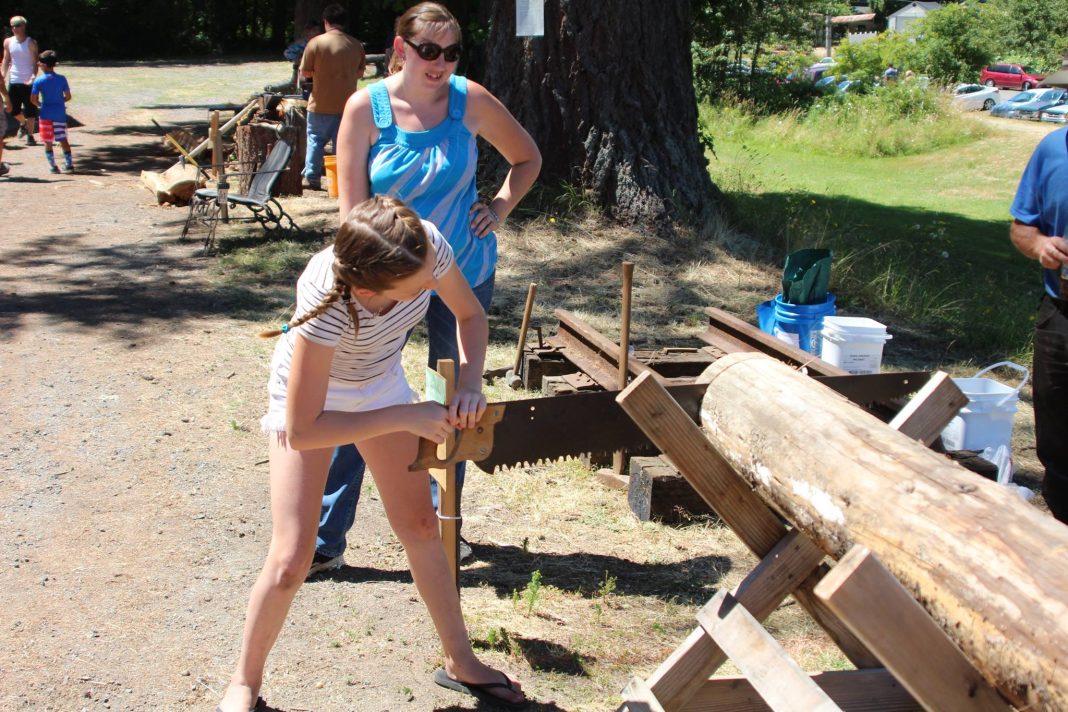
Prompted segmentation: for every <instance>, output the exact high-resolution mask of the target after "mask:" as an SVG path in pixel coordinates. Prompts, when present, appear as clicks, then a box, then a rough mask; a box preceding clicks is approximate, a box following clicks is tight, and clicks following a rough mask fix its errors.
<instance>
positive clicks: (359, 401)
mask: <svg viewBox="0 0 1068 712" xmlns="http://www.w3.org/2000/svg"><path fill="white" fill-rule="evenodd" d="M267 393H268V395H269V400H268V405H267V415H265V416H263V418H261V419H260V430H262V431H263V432H264V433H284V432H285V431H286V382H285V380H283V379H282V378H281V377H280V376H279V375H278V374H277V373H272V374H271V379H270V381H268V383H267ZM418 400H419V399H418V397H417V396H416V393H415V391H413V390H412V388H411V386H409V385H408V381H407V379H405V377H404V369H403V368H402V367H401V366H400V364H397V367H396V368H395V369H393V370H392V371H390V372H389V373H387V374H385V375H383V376H379V377H378V378H376V379H374V380H373V381H368V382H367V383H361V384H353V383H349V382H347V381H335V380H333V379H331V380H330V385H329V386H327V389H326V403H325V404H324V405H323V410H336V411H342V412H344V413H361V412H363V411H366V410H377V409H379V408H385V407H386V406H391V405H402V404H405V403H415V402H417V401H418Z"/></svg>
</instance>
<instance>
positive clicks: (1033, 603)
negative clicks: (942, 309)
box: [632, 354, 1068, 709]
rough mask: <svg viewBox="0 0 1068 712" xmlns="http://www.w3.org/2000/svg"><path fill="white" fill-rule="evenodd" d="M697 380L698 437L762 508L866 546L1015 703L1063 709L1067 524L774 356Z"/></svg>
mask: <svg viewBox="0 0 1068 712" xmlns="http://www.w3.org/2000/svg"><path fill="white" fill-rule="evenodd" d="M703 379H704V380H708V381H709V386H708V391H707V393H706V395H705V398H704V401H703V404H702V409H701V420H702V423H703V424H704V429H705V432H707V433H708V437H709V438H711V439H713V440H714V441H715V449H716V450H718V451H719V452H720V453H721V454H722V457H723V458H724V460H725V461H726V462H730V463H733V464H734V465H735V466H736V467H737V469H738V471H739V472H740V473H741V474H742V475H744V476H745V478H746V479H747V480H748V481H749V483H750V484H751V485H752V486H753V488H754V490H755V492H757V493H758V494H759V496H760V497H761V498H762V499H764V500H765V501H766V502H768V503H769V504H770V505H771V506H773V507H774V508H775V509H776V510H777V511H779V512H781V513H782V514H783V516H785V517H786V518H787V519H788V520H789V521H790V522H792V523H793V524H794V525H795V526H797V527H798V528H800V529H802V531H804V532H805V533H806V534H808V536H810V537H811V538H812V539H813V540H814V541H816V542H817V543H818V544H819V545H820V546H821V547H822V548H823V549H824V551H826V552H828V553H829V554H831V555H832V556H834V557H836V558H837V557H841V556H844V555H845V554H846V552H847V551H848V550H849V549H850V548H851V547H852V546H853V545H854V544H863V545H864V546H867V547H868V548H869V549H871V550H872V552H874V553H875V554H876V555H877V556H878V557H879V558H880V560H881V561H882V563H883V564H884V565H885V566H886V567H887V568H888V569H889V570H890V571H891V572H892V573H893V574H894V576H896V577H897V578H898V580H900V581H901V582H902V583H903V584H904V585H905V587H906V588H907V589H908V590H909V591H910V593H912V595H913V597H914V598H915V599H917V600H919V601H921V602H922V604H923V606H924V608H925V609H926V610H927V612H928V613H929V614H930V615H931V617H932V618H933V619H934V620H935V622H936V623H937V624H938V625H939V627H941V629H942V630H943V631H945V632H946V633H947V634H948V635H949V636H950V638H951V639H952V640H953V642H954V643H955V644H956V645H957V646H958V647H959V648H960V649H961V651H962V652H963V653H964V655H965V656H966V657H967V658H968V660H969V661H970V662H971V663H972V665H974V666H975V667H976V669H977V670H978V671H979V672H980V673H981V674H982V676H983V677H984V678H985V679H987V680H988V681H990V682H991V683H992V684H994V685H995V686H996V687H997V688H998V689H999V690H1000V691H1001V692H1002V694H1004V695H1006V696H1007V697H1008V698H1009V701H1010V702H1012V703H1013V704H1016V705H1017V706H1018V707H1020V706H1028V705H1031V706H1032V707H1033V708H1035V709H1068V675H1065V674H1064V664H1065V661H1068V604H1066V601H1065V591H1068V528H1066V527H1065V526H1064V525H1063V524H1061V523H1060V522H1057V521H1056V520H1054V519H1053V518H1052V517H1050V516H1048V515H1047V514H1045V513H1043V512H1040V511H1039V510H1037V509H1036V508H1034V507H1033V506H1031V505H1029V504H1028V503H1027V502H1024V501H1023V500H1022V499H1021V498H1019V497H1018V496H1016V495H1015V493H1013V492H1010V491H1008V490H1007V489H1006V488H1004V487H1000V486H999V485H997V484H996V483H994V482H990V481H988V480H984V479H983V478H981V477H979V476H977V475H975V474H974V473H971V472H968V471H967V470H964V469H963V468H961V467H960V466H959V465H956V464H955V463H953V462H951V461H950V460H948V459H947V458H945V457H943V456H942V455H939V454H938V453H935V452H932V451H931V450H929V449H927V448H926V447H924V446H923V445H922V444H921V443H919V442H917V441H915V440H912V439H911V438H909V437H907V436H904V435H903V434H901V433H897V432H894V431H893V430H892V429H890V428H888V427H887V426H886V424H884V423H882V422H880V421H879V420H878V419H877V418H875V417H874V416H871V415H869V414H867V413H865V412H863V411H860V410H859V409H857V408H856V407H854V406H852V405H851V404H848V403H845V402H844V401H842V399H841V398H840V397H838V396H836V395H835V394H833V393H830V392H829V391H828V390H827V389H826V388H821V387H820V385H819V384H818V383H817V382H815V381H813V379H810V378H806V377H804V376H802V375H800V374H798V373H797V372H796V371H795V370H794V369H792V368H790V367H788V366H786V365H784V364H782V363H779V362H777V361H775V360H773V359H770V358H768V357H765V356H761V355H759V354H732V355H730V356H726V357H724V358H722V359H720V360H719V361H717V362H716V363H714V364H712V366H710V367H709V368H708V370H707V371H706V372H705V375H704V376H703ZM632 385H633V384H632ZM680 469H681V468H680Z"/></svg>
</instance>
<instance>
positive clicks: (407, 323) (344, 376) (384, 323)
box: [271, 220, 455, 384]
mask: <svg viewBox="0 0 1068 712" xmlns="http://www.w3.org/2000/svg"><path fill="white" fill-rule="evenodd" d="M422 222H423V227H424V228H425V229H426V233H427V237H428V238H429V239H430V244H431V245H433V247H434V250H435V252H436V253H437V259H436V261H435V264H434V278H435V279H440V278H441V277H443V276H444V275H445V273H446V272H448V271H449V269H450V268H451V267H452V266H453V265H454V264H455V259H454V258H453V254H452V249H451V248H450V247H449V243H448V242H446V240H445V238H444V237H442V235H441V233H440V232H439V231H438V229H437V228H436V227H434V225H433V224H431V223H429V222H427V221H426V220H423V221H422ZM333 264H334V247H333V246H332V245H331V246H330V247H327V248H326V249H325V250H323V251H322V252H319V253H318V254H316V255H315V256H314V257H312V258H311V260H310V261H309V262H308V266H307V267H305V268H304V273H303V274H301V275H300V279H299V280H297V312H296V313H297V314H298V315H299V314H307V313H308V312H310V311H312V310H314V309H315V308H316V307H318V306H319V304H321V303H322V301H323V298H324V297H325V296H326V295H327V294H329V293H330V291H331V290H332V289H333V288H334V270H333ZM429 303H430V292H429V291H426V290H424V291H422V292H420V293H419V294H418V295H417V296H415V297H414V298H412V299H409V300H407V301H403V302H397V304H396V305H394V306H393V308H392V309H390V310H389V311H388V312H386V313H385V314H381V315H378V314H374V313H372V312H369V311H368V310H366V309H364V308H363V306H362V305H361V304H360V303H359V302H358V301H357V300H353V301H352V304H353V306H354V307H355V308H356V314H357V316H358V317H359V319H360V329H359V333H356V330H355V329H353V327H352V321H351V319H350V318H349V312H348V309H347V308H346V307H345V304H344V303H342V302H341V301H337V302H334V303H333V304H331V305H330V307H329V308H328V309H327V310H326V311H324V312H323V313H322V314H320V315H319V316H317V317H315V318H313V319H309V320H308V321H306V322H305V323H304V324H301V325H300V326H299V327H298V328H296V329H291V330H290V331H289V332H288V333H286V334H282V336H281V338H279V340H278V344H277V345H276V346H275V349H274V357H273V358H272V359H271V370H272V371H273V372H274V373H275V374H276V375H277V376H279V377H280V378H281V380H282V382H283V383H285V382H288V380H289V367H290V364H291V363H292V360H293V347H294V345H295V344H296V339H297V334H300V335H301V336H303V337H304V338H306V339H308V340H309V341H312V342H314V343H316V344H321V345H323V346H329V347H332V348H334V349H335V351H334V360H333V362H332V363H331V366H330V379H331V380H336V381H342V382H345V383H348V384H362V383H366V382H368V381H372V380H374V379H375V378H378V377H380V376H382V375H384V374H386V373H389V372H390V371H391V370H392V369H394V368H399V367H400V357H401V349H402V348H403V347H404V344H405V341H407V337H408V332H409V331H411V330H412V328H414V327H415V325H416V324H418V323H419V322H421V321H422V320H423V317H424V316H425V315H426V310H427V306H428V305H429Z"/></svg>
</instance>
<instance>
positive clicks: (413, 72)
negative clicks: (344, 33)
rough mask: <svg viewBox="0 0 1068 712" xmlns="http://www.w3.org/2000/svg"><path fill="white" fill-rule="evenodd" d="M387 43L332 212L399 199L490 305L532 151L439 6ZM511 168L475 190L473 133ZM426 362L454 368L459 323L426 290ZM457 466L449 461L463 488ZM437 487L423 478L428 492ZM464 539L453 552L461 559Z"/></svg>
mask: <svg viewBox="0 0 1068 712" xmlns="http://www.w3.org/2000/svg"><path fill="white" fill-rule="evenodd" d="M395 31H396V35H395V37H394V38H393V47H392V48H393V56H392V59H391V66H390V68H391V70H392V74H391V75H390V76H389V77H387V78H386V79H384V80H383V81H381V82H377V83H375V84H372V85H370V86H369V87H367V88H365V89H362V90H360V91H358V92H356V93H355V94H353V95H352V96H351V97H350V98H349V101H348V103H347V104H346V106H345V113H344V115H343V117H342V120H341V129H340V131H339V133H338V150H337V154H338V177H339V183H340V187H341V189H340V191H339V192H340V195H339V198H340V208H341V214H342V215H343V216H344V215H346V214H347V213H348V211H349V210H350V209H351V208H352V206H353V205H356V204H357V203H359V202H360V201H363V200H366V199H367V198H368V197H370V196H371V195H390V196H393V197H396V198H399V199H401V200H403V201H404V202H405V203H407V204H408V205H409V206H410V207H411V208H412V209H413V210H415V211H416V212H417V213H418V214H419V216H420V217H421V218H423V219H424V220H428V221H429V222H431V223H433V224H434V225H436V226H437V227H438V229H439V230H441V232H442V234H444V235H445V239H447V240H448V242H449V245H450V246H451V247H452V249H453V253H454V254H455V255H456V262H457V264H458V265H459V267H460V271H461V272H462V273H463V275H464V277H465V278H466V279H467V282H468V284H470V285H471V288H472V290H473V291H474V293H475V296H476V297H477V298H478V300H479V302H480V303H481V304H482V308H483V309H485V310H486V311H489V306H490V301H491V299H492V297H493V285H494V275H495V270H496V266H497V237H496V235H495V234H494V230H495V229H496V228H497V226H498V225H500V223H501V222H502V221H504V220H506V219H507V218H508V216H509V215H510V214H511V212H512V210H514V209H515V207H516V205H517V204H518V203H519V201H520V200H521V199H522V198H523V196H524V195H526V193H527V191H528V190H530V187H531V186H532V185H533V184H534V180H535V179H536V178H537V176H538V172H539V171H540V170H541V153H540V152H539V151H538V147H537V145H536V144H535V143H534V140H533V139H531V137H530V134H528V133H527V132H526V131H525V130H524V129H523V127H522V126H520V125H519V122H517V121H516V120H515V118H514V117H513V116H512V115H511V113H509V111H508V109H506V108H505V107H504V105H503V104H501V102H500V101H498V100H497V98H496V97H495V96H493V95H492V94H491V93H490V92H488V91H487V90H486V89H485V87H483V86H481V85H479V84H477V83H475V82H472V81H468V80H467V79H466V78H464V77H461V76H457V75H455V74H454V72H455V71H456V64H457V62H458V61H459V60H460V56H461V55H462V54H463V45H462V44H461V35H460V25H459V23H458V22H457V21H456V18H455V17H453V16H452V14H451V13H450V12H449V11H448V10H446V9H445V8H444V7H442V6H441V5H439V4H437V3H433V2H423V3H419V4H418V5H415V6H413V7H411V8H409V9H408V11H407V12H405V13H404V14H403V15H401V16H400V17H399V18H398V19H397V22H396V26H395ZM477 137H481V138H483V139H485V140H486V141H487V142H488V143H489V144H490V145H491V146H493V147H494V148H495V149H496V150H497V151H499V152H500V153H501V155H502V156H504V158H505V159H506V160H507V161H508V163H509V164H510V165H511V168H510V170H509V171H508V174H507V176H505V179H504V182H503V184H502V185H501V186H500V188H499V189H498V190H497V192H496V194H495V195H494V197H493V198H492V199H491V200H489V201H486V202H483V201H481V200H480V199H479V197H478V188H477V186H476V184H475V172H476V168H477V163H478V146H477V144H476V138H477ZM427 338H428V341H429V355H428V365H430V367H431V368H433V367H435V366H436V365H437V362H438V360H439V359H443V358H445V359H453V360H454V361H455V362H456V363H459V350H458V348H457V338H456V321H455V319H453V317H452V314H451V313H450V312H449V310H448V309H447V308H446V306H445V305H444V304H443V303H442V301H441V300H440V299H439V298H438V297H437V296H434V297H432V298H431V300H430V308H429V310H428V312H427ZM465 465H466V463H459V464H458V465H457V467H456V480H457V484H458V487H459V488H460V489H461V491H462V488H463V480H464V472H465V469H466V468H465ZM362 475H363V461H362V459H361V458H360V455H359V453H358V452H357V451H356V449H355V448H354V447H352V446H346V447H342V448H338V450H337V453H336V455H335V458H334V462H333V463H332V465H331V468H330V476H329V478H328V480H327V485H326V492H325V496H324V498H323V517H322V519H321V525H320V528H319V537H318V541H317V546H316V556H315V562H314V564H313V566H312V572H313V573H314V572H317V571H322V570H326V569H331V568H337V567H340V566H341V564H342V561H343V559H342V553H343V552H344V549H345V534H346V532H347V531H348V529H349V528H350V527H351V526H352V523H353V519H354V517H355V513H356V502H357V500H358V498H359V493H360V479H361V478H362ZM436 485H437V483H431V491H432V495H433V496H434V497H435V501H436V493H437V486H436ZM464 548H465V545H464V544H463V543H462V542H461V558H464V553H468V552H469V551H470V549H467V552H464V551H463V549H464Z"/></svg>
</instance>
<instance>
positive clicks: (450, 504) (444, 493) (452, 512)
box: [430, 358, 461, 596]
mask: <svg viewBox="0 0 1068 712" xmlns="http://www.w3.org/2000/svg"><path fill="white" fill-rule="evenodd" d="M437 371H438V374H439V375H440V376H441V377H442V378H443V379H444V380H445V393H444V400H445V404H446V405H447V404H448V402H449V401H450V400H452V394H453V393H454V392H455V390H456V362H455V361H453V360H452V359H448V358H443V359H439V360H438V368H437ZM455 446H456V435H455V433H450V434H449V436H448V437H446V438H445V442H443V443H441V444H440V445H438V458H439V459H442V460H444V459H445V458H446V456H447V455H448V454H449V453H450V452H452V450H453V448H454V447H455ZM430 476H431V477H433V478H434V479H435V480H437V483H438V521H439V524H440V526H441V543H442V546H444V547H445V560H446V561H447V562H448V564H449V571H450V572H451V573H452V581H453V584H454V585H455V586H456V595H457V596H459V595H460V519H461V518H460V491H459V488H458V487H457V486H456V465H448V466H447V467H445V468H444V469H436V468H431V470H430Z"/></svg>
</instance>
